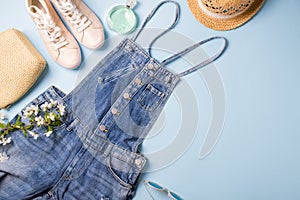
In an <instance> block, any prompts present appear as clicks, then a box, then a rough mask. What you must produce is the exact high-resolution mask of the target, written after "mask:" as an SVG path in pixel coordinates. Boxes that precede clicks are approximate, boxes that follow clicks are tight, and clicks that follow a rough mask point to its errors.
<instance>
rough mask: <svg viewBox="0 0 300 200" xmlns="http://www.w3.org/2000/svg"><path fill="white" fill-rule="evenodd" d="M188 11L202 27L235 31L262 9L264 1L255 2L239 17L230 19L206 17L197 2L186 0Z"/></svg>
mask: <svg viewBox="0 0 300 200" xmlns="http://www.w3.org/2000/svg"><path fill="white" fill-rule="evenodd" d="M187 1H188V5H189V7H190V10H191V11H192V13H193V15H194V16H195V18H196V19H197V20H198V21H199V22H200V23H202V24H203V25H204V26H206V27H208V28H211V29H214V30H219V31H226V30H231V29H235V28H237V27H239V26H241V25H243V24H244V23H246V22H247V21H249V20H250V19H251V18H252V17H253V16H254V15H255V14H256V13H257V12H258V11H259V10H260V8H261V7H262V5H263V3H264V0H262V1H255V2H254V3H252V4H251V6H250V7H249V8H248V9H247V10H246V11H245V12H243V13H241V14H240V15H238V16H236V17H233V18H230V19H216V18H212V17H211V16H209V15H207V14H206V13H205V12H204V11H203V10H202V9H201V8H200V6H199V2H198V0H187Z"/></svg>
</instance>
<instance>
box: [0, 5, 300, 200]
mask: <svg viewBox="0 0 300 200" xmlns="http://www.w3.org/2000/svg"><path fill="white" fill-rule="evenodd" d="M85 2H86V3H87V5H89V6H90V7H91V8H92V9H93V10H94V11H95V13H96V14H97V15H98V16H99V18H100V19H101V20H102V22H103V24H104V26H105V28H106V36H107V38H111V37H114V36H115V35H116V34H115V33H114V32H112V31H110V30H109V29H108V27H107V23H106V20H105V18H106V15H107V13H108V11H109V9H110V8H111V7H112V6H114V5H117V4H124V2H125V1H124V0H115V1H104V0H85ZM158 2H160V1H158V0H152V1H149V0H148V1H140V3H139V5H138V6H137V7H136V8H135V11H136V12H137V14H138V16H139V17H140V19H141V20H142V19H144V18H145V17H146V15H147V14H148V13H149V11H150V9H152V7H154V6H155V5H156V4H157V3H158ZM179 3H180V5H181V8H182V15H181V20H180V23H179V24H178V26H177V27H176V28H175V30H176V31H177V32H179V33H181V34H183V35H185V36H186V37H189V38H191V39H192V40H194V41H199V40H201V39H204V38H207V37H209V36H212V35H222V36H225V37H226V38H227V39H228V41H229V46H228V49H227V51H226V53H225V54H224V55H223V56H222V57H221V58H220V59H219V60H218V61H216V62H215V66H216V68H217V69H218V71H219V73H220V74H221V77H222V80H223V85H224V87H225V94H226V117H225V125H224V129H223V132H222V136H221V137H220V139H219V141H218V143H217V145H216V147H215V148H214V150H213V151H212V153H211V154H209V155H208V156H207V157H206V158H205V159H202V160H200V159H199V150H200V147H201V144H202V142H203V139H204V136H205V134H206V132H207V127H208V123H209V119H207V117H206V116H209V115H210V114H211V113H210V112H211V109H208V108H206V107H207V103H209V98H210V97H209V92H207V88H206V87H205V84H204V83H203V80H201V78H197V77H196V75H190V76H188V77H186V78H185V80H186V81H187V82H188V84H189V85H190V87H191V88H192V89H193V90H194V91H196V92H195V94H196V95H198V97H197V100H198V102H197V104H198V105H197V106H198V108H199V111H200V112H199V119H200V120H199V123H198V125H199V128H198V133H197V136H196V137H195V139H194V140H193V141H192V142H191V145H190V146H189V148H188V150H187V151H186V152H184V154H183V155H182V156H181V157H180V158H179V159H177V160H176V161H175V162H174V163H172V164H170V165H168V166H166V167H165V168H163V169H160V170H156V171H154V172H150V173H145V174H143V176H142V177H141V179H150V180H154V181H156V182H159V183H161V184H162V185H164V186H166V187H168V188H170V189H172V190H174V191H176V192H178V193H179V194H181V195H182V196H183V197H184V198H185V199H205V200H221V199H226V200H227V199H228V200H229V199H231V200H239V199H243V200H246V199H249V200H250V199H251V200H253V199H256V200H258V199H261V200H263V199H264V200H265V199H272V200H276V199H278V200H279V199H280V200H281V199H289V200H293V199H295V200H296V199H300V190H299V188H300V158H299V152H300V145H299V141H300V136H299V133H300V128H299V124H298V123H299V118H300V116H299V115H300V114H299V113H300V112H299V111H300V109H299V102H300V95H299V88H298V87H299V85H300V79H299V73H300V66H299V53H300V20H299V19H300V12H299V8H300V1H298V0H285V1H279V0H273V1H270V0H267V1H266V2H265V4H264V6H263V7H262V9H261V10H260V12H259V13H258V14H257V15H256V16H255V17H254V18H253V19H252V20H251V21H249V22H248V23H247V24H245V25H244V26H242V27H240V28H238V29H236V30H232V31H225V32H223V31H214V30H211V29H208V28H206V27H204V26H203V25H202V24H200V23H199V22H198V21H197V20H196V19H195V18H194V17H193V15H192V14H191V12H190V10H189V9H188V6H187V2H186V1H184V0H179ZM168 13H170V14H168ZM171 13H172V12H171V11H168V12H164V13H163V14H159V15H158V16H157V18H156V19H155V20H153V22H151V26H152V27H159V28H163V27H164V26H165V25H166V24H168V23H169V21H170V18H171V17H169V16H173V15H171ZM12 27H14V28H17V29H19V30H21V31H22V32H24V33H25V34H26V35H27V36H28V38H29V39H30V40H31V41H32V43H33V44H34V45H35V46H36V48H37V49H38V50H39V51H40V53H41V54H42V55H43V56H44V58H45V59H46V60H47V62H48V66H47V68H46V70H45V72H44V73H43V74H42V76H41V78H40V79H39V81H38V82H37V84H36V85H35V86H34V87H33V88H32V89H31V90H30V92H29V93H28V94H27V95H26V96H25V97H24V98H22V100H20V101H19V102H18V103H16V104H15V105H14V106H13V107H12V108H11V109H10V110H8V111H5V112H6V113H7V114H8V115H9V116H10V117H12V116H13V115H15V114H16V113H17V112H18V111H19V110H20V109H22V108H23V107H24V106H25V105H26V103H28V102H29V101H31V100H32V99H33V98H34V97H35V96H37V95H38V94H39V93H41V92H42V91H44V90H45V89H46V88H48V87H49V86H50V85H56V86H58V87H59V88H61V89H62V90H63V91H65V92H66V93H68V92H70V91H71V90H72V89H73V88H74V87H75V86H76V84H77V83H78V77H79V76H80V73H81V71H89V69H90V68H88V67H86V65H83V66H82V67H80V68H79V69H77V70H67V69H64V68H62V67H60V66H59V65H57V64H56V63H55V62H54V61H53V60H52V59H51V57H50V56H49V54H48V53H47V51H46V49H45V47H44V46H43V43H42V40H41V38H40V36H39V34H38V32H37V29H36V27H35V26H34V25H33V22H32V21H31V19H30V18H29V16H28V15H27V13H26V10H25V2H24V1H20V0H9V1H5V2H2V5H1V7H0V31H4V30H6V29H8V28H12ZM112 47H113V46H112V44H111V43H109V44H107V45H105V46H104V48H102V49H100V50H97V51H96V52H98V53H99V54H105V53H106V52H107V51H108V50H109V48H112ZM91 53H92V52H91V51H90V50H88V49H86V48H84V47H82V55H83V59H84V60H85V59H87V58H88V57H89V55H91ZM172 102H173V103H172ZM173 104H176V102H175V101H172V99H171V100H170V103H168V104H167V106H166V108H165V111H164V112H165V113H166V117H167V118H168V120H170V121H172V120H173V121H174V122H176V120H178V115H180V111H179V110H177V109H176V106H174V105H173ZM173 107H174V108H173ZM173 118H174V119H173ZM179 120H180V119H179ZM190 120H191V121H193V120H194V119H190ZM171 128H172V125H168V124H166V126H165V127H164V129H163V130H162V131H161V134H163V133H166V134H167V133H168V132H169V131H168V130H169V129H170V130H171ZM162 138H164V139H163V140H161V142H162V144H161V145H162V146H163V145H164V144H163V142H165V145H166V144H168V142H169V141H168V137H167V136H166V137H164V136H162ZM149 148H151V146H150V147H149ZM153 150H155V149H153ZM161 159H164V158H163V157H162V158H161ZM150 163H151V160H150ZM154 195H155V196H157V195H159V194H154ZM157 198H158V199H162V197H161V196H160V197H157ZM135 199H137V200H139V199H150V197H149V196H148V194H147V193H146V191H145V189H144V188H143V186H142V184H141V183H140V185H139V187H138V191H137V194H136V196H135ZM164 199H168V198H166V197H165V198H164Z"/></svg>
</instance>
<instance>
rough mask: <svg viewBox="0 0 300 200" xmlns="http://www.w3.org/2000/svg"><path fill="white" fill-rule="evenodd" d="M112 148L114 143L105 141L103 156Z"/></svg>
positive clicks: (102, 149)
mask: <svg viewBox="0 0 300 200" xmlns="http://www.w3.org/2000/svg"><path fill="white" fill-rule="evenodd" d="M112 148H113V144H112V143H109V142H107V141H105V143H104V145H103V146H102V148H101V151H102V152H103V156H104V157H105V158H106V157H107V156H108V155H109V154H110V152H111V150H112Z"/></svg>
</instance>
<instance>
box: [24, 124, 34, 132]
mask: <svg viewBox="0 0 300 200" xmlns="http://www.w3.org/2000/svg"><path fill="white" fill-rule="evenodd" d="M33 128H34V125H32V124H31V125H28V126H25V129H26V130H28V131H31V130H32V129H33Z"/></svg>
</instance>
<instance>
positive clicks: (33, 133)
mask: <svg viewBox="0 0 300 200" xmlns="http://www.w3.org/2000/svg"><path fill="white" fill-rule="evenodd" d="M28 133H29V135H31V136H32V137H33V139H35V140H37V139H38V137H39V134H37V133H36V132H33V131H28Z"/></svg>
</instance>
